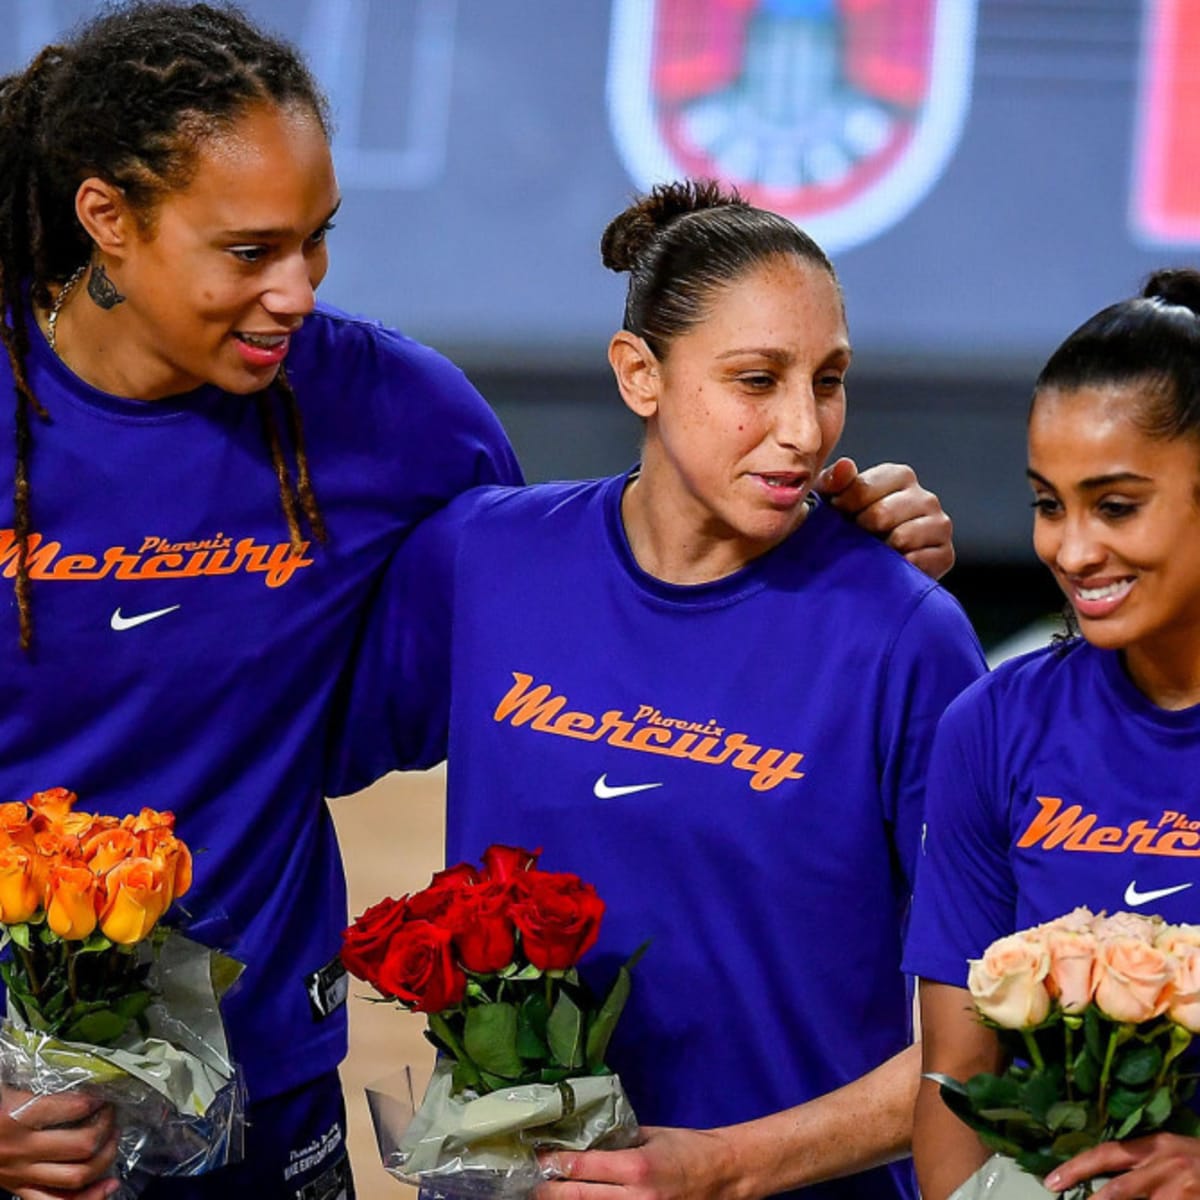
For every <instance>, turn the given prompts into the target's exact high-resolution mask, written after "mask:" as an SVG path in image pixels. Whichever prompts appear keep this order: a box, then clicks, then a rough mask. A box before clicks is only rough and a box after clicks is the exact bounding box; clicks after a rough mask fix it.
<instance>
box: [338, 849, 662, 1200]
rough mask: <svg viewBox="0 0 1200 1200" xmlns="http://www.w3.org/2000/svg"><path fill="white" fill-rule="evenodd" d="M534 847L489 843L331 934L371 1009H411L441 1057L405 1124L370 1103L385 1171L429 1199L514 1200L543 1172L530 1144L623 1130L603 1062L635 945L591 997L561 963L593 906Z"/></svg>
mask: <svg viewBox="0 0 1200 1200" xmlns="http://www.w3.org/2000/svg"><path fill="white" fill-rule="evenodd" d="M539 854H540V851H533V852H531V851H527V850H521V849H519V848H515V847H511V846H491V847H489V848H488V849H487V851H486V852H485V853H484V855H483V869H482V870H477V869H476V868H475V867H472V866H469V865H467V864H465V863H463V864H459V865H458V866H456V867H451V868H449V869H448V870H445V871H441V872H439V873H438V874H436V875H435V876H434V877H433V880H432V882H431V883H430V885H429V886H428V887H427V888H425V889H424V890H423V891H420V892H417V893H415V894H413V895H411V896H403V897H401V898H400V899H399V900H391V899H388V900H383V901H381V902H380V903H378V904H376V905H374V906H373V907H372V908H369V909H368V910H367V911H366V912H365V913H363V915H362V916H361V917H359V918H358V920H357V921H355V922H354V923H353V924H352V925H351V926H350V928H349V929H347V930H346V932H345V933H344V935H343V938H344V941H343V947H342V961H343V962H344V963H345V965H346V968H347V969H348V970H349V971H350V972H351V973H352V974H353V975H356V976H357V977H358V978H359V979H363V980H365V981H366V982H368V983H370V984H371V985H372V986H373V987H374V988H375V989H376V991H377V992H378V993H379V994H380V998H382V999H383V1000H386V1001H393V1002H396V1003H399V1004H400V1005H401V1006H402V1007H404V1008H407V1009H409V1010H411V1011H413V1012H420V1013H425V1014H426V1017H427V1021H428V1029H427V1031H426V1036H427V1037H428V1038H429V1040H430V1041H431V1042H433V1044H434V1045H435V1046H436V1047H437V1048H438V1050H439V1052H440V1053H439V1060H438V1064H437V1066H436V1068H435V1070H434V1075H433V1079H432V1080H431V1082H430V1084H429V1087H428V1089H427V1090H426V1093H425V1097H424V1099H423V1101H422V1102H421V1105H420V1108H419V1109H418V1110H417V1111H416V1113H415V1114H413V1115H412V1116H411V1121H409V1122H408V1123H407V1126H406V1127H405V1128H403V1129H400V1128H399V1123H398V1121H397V1120H396V1119H395V1118H394V1117H393V1118H389V1116H388V1109H389V1104H388V1098H387V1097H385V1096H381V1095H378V1094H370V1099H371V1106H372V1114H373V1116H374V1118H375V1124H376V1132H377V1134H378V1135H379V1142H380V1150H381V1152H382V1154H383V1158H384V1165H385V1167H387V1169H388V1170H389V1171H390V1172H391V1173H392V1174H393V1175H395V1176H396V1177H397V1178H400V1179H403V1180H405V1181H406V1182H409V1183H414V1184H419V1185H420V1186H421V1187H422V1189H423V1190H422V1196H424V1197H429V1198H430V1200H433V1198H435V1197H452V1196H467V1195H470V1196H477V1195H478V1196H483V1195H489V1196H506V1197H507V1196H512V1197H518V1196H526V1195H529V1194H531V1192H532V1190H533V1188H534V1187H535V1186H536V1184H537V1183H539V1182H540V1181H541V1180H542V1179H543V1178H544V1175H543V1173H542V1172H541V1171H540V1169H539V1167H538V1164H537V1157H536V1151H537V1150H538V1149H549V1148H564V1149H565V1148H569V1149H579V1150H583V1149H591V1148H595V1147H606V1148H617V1147H622V1146H628V1145H632V1144H633V1142H634V1141H635V1140H636V1137H637V1121H636V1119H635V1117H634V1114H633V1110H632V1108H631V1107H630V1105H629V1102H628V1100H627V1099H626V1098H625V1094H624V1091H623V1090H622V1088H621V1084H620V1080H619V1079H618V1078H617V1077H616V1076H615V1075H613V1074H612V1072H611V1071H610V1070H609V1068H608V1067H607V1066H605V1063H604V1058H605V1054H606V1052H607V1049H608V1043H609V1039H610V1038H611V1036H612V1033H613V1029H614V1027H615V1026H616V1023H617V1019H618V1017H619V1016H620V1014H621V1010H622V1008H623V1007H624V1005H625V1001H626V999H627V997H628V995H629V991H630V986H631V976H630V969H631V968H632V966H633V965H634V962H635V961H636V960H637V958H639V957H640V955H641V951H640V950H639V951H638V952H637V953H636V954H635V955H634V956H633V957H632V958H631V959H630V960H629V961H628V962H627V963H626V964H625V965H624V966H622V967H621V968H620V969H619V970H618V972H617V977H616V980H615V981H614V983H613V985H612V987H611V989H610V990H609V992H608V994H607V996H605V997H604V999H603V1000H601V1001H597V1000H596V999H595V998H594V997H593V996H592V994H591V993H590V992H589V991H588V989H587V987H586V986H585V984H584V983H583V981H582V980H581V979H580V977H579V974H578V971H577V970H576V964H577V963H578V962H579V960H580V958H582V956H583V955H584V954H585V953H586V952H587V951H588V950H589V949H590V948H591V947H592V945H593V944H594V943H595V941H596V937H597V935H598V934H599V930H600V919H601V917H602V916H603V913H604V902H603V901H602V900H601V899H600V897H599V896H598V895H597V894H596V891H595V889H594V888H593V887H592V886H591V885H590V884H587V883H584V882H582V881H581V880H580V879H579V878H578V876H575V875H571V874H567V873H563V872H559V873H555V872H549V871H541V870H538V869H537V868H536V863H537V859H538V855H539ZM394 1103H395V1102H394V1101H393V1102H392V1104H393V1105H394ZM392 1111H393V1112H394V1111H395V1110H394V1109H393V1110H392Z"/></svg>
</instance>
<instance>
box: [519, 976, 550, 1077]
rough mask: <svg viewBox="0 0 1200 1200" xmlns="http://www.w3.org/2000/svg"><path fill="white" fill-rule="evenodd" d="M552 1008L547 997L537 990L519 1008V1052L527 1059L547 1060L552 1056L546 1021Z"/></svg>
mask: <svg viewBox="0 0 1200 1200" xmlns="http://www.w3.org/2000/svg"><path fill="white" fill-rule="evenodd" d="M549 1016H550V1009H549V1007H548V1006H547V1004H546V998H545V997H544V996H543V995H542V994H541V993H540V992H537V993H535V994H534V995H532V996H529V997H527V998H526V999H525V1000H524V1001H523V1002H522V1004H521V1007H520V1008H518V1009H517V1053H518V1054H519V1055H520V1056H521V1057H522V1058H523V1059H526V1060H533V1061H539V1060H545V1059H547V1058H549V1057H550V1047H549V1046H548V1045H547V1044H546V1022H547V1020H548V1019H549Z"/></svg>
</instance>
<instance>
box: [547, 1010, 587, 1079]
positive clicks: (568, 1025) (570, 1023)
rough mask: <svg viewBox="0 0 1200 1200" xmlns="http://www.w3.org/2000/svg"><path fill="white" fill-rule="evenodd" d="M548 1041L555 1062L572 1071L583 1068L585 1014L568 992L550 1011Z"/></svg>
mask: <svg viewBox="0 0 1200 1200" xmlns="http://www.w3.org/2000/svg"><path fill="white" fill-rule="evenodd" d="M546 1040H547V1042H549V1044H550V1053H551V1054H553V1055H554V1061H555V1062H557V1063H559V1064H560V1065H561V1066H564V1067H569V1068H572V1069H575V1068H578V1067H582V1066H583V1013H582V1012H580V1010H579V1005H577V1004H576V1003H575V1001H574V1000H572V999H571V997H570V996H568V995H567V994H566V992H562V993H560V994H559V997H558V1000H557V1001H555V1004H554V1007H553V1008H552V1009H551V1010H550V1017H549V1019H548V1020H547V1022H546Z"/></svg>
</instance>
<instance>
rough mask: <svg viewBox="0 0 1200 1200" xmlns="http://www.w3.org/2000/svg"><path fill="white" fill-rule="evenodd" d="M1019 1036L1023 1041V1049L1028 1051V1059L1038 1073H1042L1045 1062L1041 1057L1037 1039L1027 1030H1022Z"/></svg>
mask: <svg viewBox="0 0 1200 1200" xmlns="http://www.w3.org/2000/svg"><path fill="white" fill-rule="evenodd" d="M1021 1036H1022V1037H1023V1038H1024V1039H1025V1048H1026V1049H1027V1050H1028V1051H1029V1057H1030V1060H1031V1061H1032V1062H1033V1065H1034V1066H1035V1067H1037V1069H1038V1070H1039V1071H1044V1070H1045V1069H1046V1060H1045V1059H1044V1058H1043V1057H1042V1051H1041V1048H1040V1047H1039V1046H1038V1044H1037V1038H1036V1037H1034V1035H1033V1033H1032V1032H1031V1031H1030V1030H1028V1029H1022V1030H1021Z"/></svg>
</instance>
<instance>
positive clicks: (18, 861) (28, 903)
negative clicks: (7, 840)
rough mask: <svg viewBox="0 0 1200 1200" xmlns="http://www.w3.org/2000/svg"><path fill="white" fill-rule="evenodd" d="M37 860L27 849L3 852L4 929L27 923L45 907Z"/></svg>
mask: <svg viewBox="0 0 1200 1200" xmlns="http://www.w3.org/2000/svg"><path fill="white" fill-rule="evenodd" d="M36 859H37V855H36V854H32V853H30V852H29V851H28V850H26V849H25V848H24V846H16V845H8V846H5V847H4V848H3V849H2V850H0V921H2V922H3V923H4V924H5V925H19V924H20V923H21V922H22V921H28V920H29V918H30V917H32V916H33V914H34V913H35V912H37V910H38V909H39V908H41V906H42V891H41V888H39V887H38V880H37V875H36V873H35V871H34V865H35V862H36Z"/></svg>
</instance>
